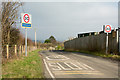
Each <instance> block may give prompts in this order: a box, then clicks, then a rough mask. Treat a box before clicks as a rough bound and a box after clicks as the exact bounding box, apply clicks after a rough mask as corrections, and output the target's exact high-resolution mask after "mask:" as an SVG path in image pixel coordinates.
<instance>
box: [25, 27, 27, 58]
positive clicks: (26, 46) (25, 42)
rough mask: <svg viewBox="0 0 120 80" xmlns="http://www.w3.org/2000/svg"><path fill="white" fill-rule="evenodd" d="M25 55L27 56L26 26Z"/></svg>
mask: <svg viewBox="0 0 120 80" xmlns="http://www.w3.org/2000/svg"><path fill="white" fill-rule="evenodd" d="M25 56H27V28H25Z"/></svg>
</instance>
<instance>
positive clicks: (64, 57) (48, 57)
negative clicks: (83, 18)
mask: <svg viewBox="0 0 120 80" xmlns="http://www.w3.org/2000/svg"><path fill="white" fill-rule="evenodd" d="M50 57H53V58H55V59H51V58H50ZM57 58H61V59H57ZM46 59H47V60H67V59H69V58H68V57H66V56H63V55H56V56H47V57H46Z"/></svg>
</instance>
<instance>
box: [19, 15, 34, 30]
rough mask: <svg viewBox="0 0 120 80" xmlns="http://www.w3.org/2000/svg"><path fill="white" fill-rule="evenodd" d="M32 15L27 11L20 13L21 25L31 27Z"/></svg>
mask: <svg viewBox="0 0 120 80" xmlns="http://www.w3.org/2000/svg"><path fill="white" fill-rule="evenodd" d="M31 22H32V16H31V15H30V14H28V13H21V27H22V28H31V27H32V24H31Z"/></svg>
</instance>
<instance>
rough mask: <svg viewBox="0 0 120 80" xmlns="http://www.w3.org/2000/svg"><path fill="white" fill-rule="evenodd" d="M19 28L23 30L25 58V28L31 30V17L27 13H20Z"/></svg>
mask: <svg viewBox="0 0 120 80" xmlns="http://www.w3.org/2000/svg"><path fill="white" fill-rule="evenodd" d="M21 20H22V21H21V27H22V28H25V56H27V28H31V27H32V25H31V22H32V17H31V15H30V14H28V13H21Z"/></svg>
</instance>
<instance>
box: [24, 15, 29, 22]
mask: <svg viewBox="0 0 120 80" xmlns="http://www.w3.org/2000/svg"><path fill="white" fill-rule="evenodd" d="M23 20H24V21H25V22H26V23H28V22H29V21H30V17H29V15H28V14H25V15H24V17H23Z"/></svg>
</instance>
